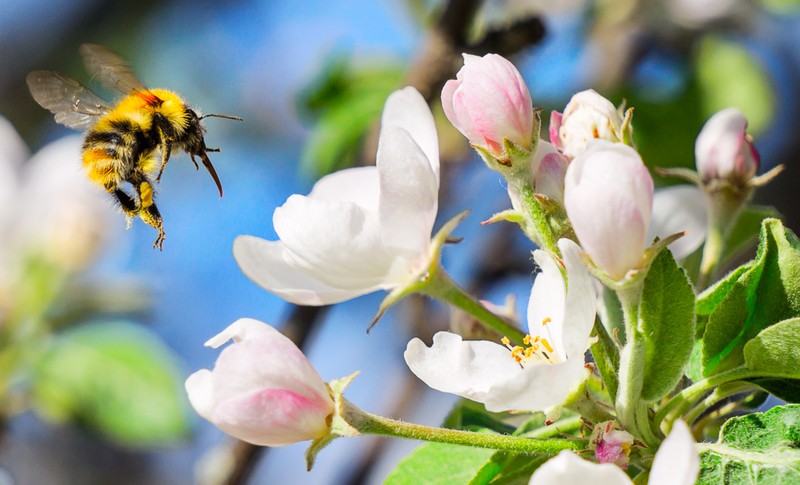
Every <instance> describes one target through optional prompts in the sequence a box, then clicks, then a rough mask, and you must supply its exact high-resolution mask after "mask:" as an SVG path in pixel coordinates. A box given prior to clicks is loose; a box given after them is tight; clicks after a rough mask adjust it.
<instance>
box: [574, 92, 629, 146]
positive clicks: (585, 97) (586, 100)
mask: <svg viewBox="0 0 800 485" xmlns="http://www.w3.org/2000/svg"><path fill="white" fill-rule="evenodd" d="M558 138H559V140H560V142H561V144H562V151H563V152H564V154H565V155H567V156H569V157H577V156H578V155H580V154H582V153H583V152H584V151H585V150H586V148H587V146H588V144H589V143H590V142H591V141H592V140H595V139H599V140H606V141H610V142H619V141H622V117H621V116H620V114H619V111H617V108H616V107H614V105H613V104H611V102H610V101H609V100H607V99H606V98H604V97H603V96H601V95H599V94H598V93H597V92H596V91H594V90H592V89H588V90H586V91H581V92H580V93H578V94H576V95H574V96H573V97H572V99H570V101H569V103H568V104H567V107H566V108H565V109H564V115H563V118H562V120H561V123H560V124H559V127H558Z"/></svg>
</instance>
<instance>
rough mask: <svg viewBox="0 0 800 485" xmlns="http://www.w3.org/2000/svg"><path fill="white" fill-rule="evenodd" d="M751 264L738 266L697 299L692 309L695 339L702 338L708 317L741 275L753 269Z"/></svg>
mask: <svg viewBox="0 0 800 485" xmlns="http://www.w3.org/2000/svg"><path fill="white" fill-rule="evenodd" d="M753 264H754V262H752V261H751V262H750V263H747V264H743V265H742V266H739V267H738V268H736V269H735V270H733V271H731V272H730V273H729V274H728V275H727V276H726V277H725V278H723V279H721V280H720V281H718V282H717V283H715V284H714V285H713V286H711V287H709V288H707V289H706V290H705V291H704V292H703V293H701V294H700V295H699V296H698V297H697V301H696V302H695V307H694V311H695V314H696V315H697V326H696V329H695V337H696V338H702V337H703V334H705V331H706V325H707V324H708V318H709V316H710V315H711V314H712V313H714V310H716V309H717V306H719V304H720V303H722V300H724V299H725V297H726V296H728V294H729V293H730V292H731V290H732V289H733V287H734V286H735V285H736V284H737V282H738V281H739V279H740V278H741V277H742V275H744V274H745V273H747V271H749V270H750V269H751V268H752V267H753Z"/></svg>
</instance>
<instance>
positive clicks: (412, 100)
mask: <svg viewBox="0 0 800 485" xmlns="http://www.w3.org/2000/svg"><path fill="white" fill-rule="evenodd" d="M390 128H402V129H404V130H405V131H407V132H408V133H409V134H411V138H412V139H414V141H415V142H416V143H417V145H418V146H419V147H420V148H421V149H422V152H423V153H424V154H425V158H427V160H428V163H429V164H430V166H431V170H433V173H434V174H435V176H436V184H437V187H438V184H439V139H438V137H437V136H436V125H435V124H434V122H433V114H432V113H431V110H430V108H429V107H428V103H426V102H425V98H423V97H422V95H421V94H420V93H419V91H417V90H416V89H414V88H412V87H406V88H403V89H400V90H398V91H395V92H393V93H392V94H390V95H389V97H388V98H387V99H386V104H385V105H384V107H383V116H382V117H381V138H383V136H384V131H385V130H387V129H390Z"/></svg>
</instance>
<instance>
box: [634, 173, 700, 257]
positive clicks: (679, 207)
mask: <svg viewBox="0 0 800 485" xmlns="http://www.w3.org/2000/svg"><path fill="white" fill-rule="evenodd" d="M707 224H708V215H707V212H706V202H705V197H704V196H703V192H702V191H701V190H700V189H699V188H697V187H696V186H694V185H677V186H674V187H666V188H663V189H660V190H657V191H656V192H655V195H654V197H653V217H652V219H651V222H650V230H649V231H648V233H647V241H648V243H650V242H652V241H653V240H654V239H655V238H656V237H659V238H661V239H663V238H665V237H667V236H671V235H673V234H675V233H678V232H681V231H686V235H684V236H683V237H681V238H679V239H678V240H677V241H675V242H674V243H672V244H670V245H669V249H670V250H671V251H672V254H673V255H674V256H675V259H678V260H681V259H683V258H685V257H686V256H689V255H690V254H692V253H693V252H694V251H695V250H696V249H697V248H699V247H700V245H701V244H703V241H705V239H706V227H707Z"/></svg>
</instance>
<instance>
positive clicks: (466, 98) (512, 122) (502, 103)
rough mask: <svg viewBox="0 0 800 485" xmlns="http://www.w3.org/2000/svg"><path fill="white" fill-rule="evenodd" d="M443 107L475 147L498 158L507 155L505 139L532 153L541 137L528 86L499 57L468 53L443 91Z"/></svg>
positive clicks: (457, 127) (509, 65)
mask: <svg viewBox="0 0 800 485" xmlns="http://www.w3.org/2000/svg"><path fill="white" fill-rule="evenodd" d="M442 107H443V108H444V112H445V114H446V115H447V119H449V120H450V123H452V124H453V126H455V127H456V129H458V131H460V132H461V133H462V134H463V135H464V136H466V137H467V139H469V142H470V143H471V144H472V145H473V146H475V147H481V148H483V149H485V150H487V151H488V152H489V153H491V154H492V155H494V156H495V157H497V158H502V157H504V156H506V155H507V154H506V152H505V147H504V140H508V141H509V142H511V143H513V144H514V145H516V146H517V147H519V148H521V149H524V150H530V149H531V148H532V145H533V140H534V139H535V137H536V136H537V134H536V133H534V112H533V102H532V100H531V94H530V92H529V91H528V87H527V86H526V85H525V81H524V80H523V79H522V75H521V74H520V73H519V71H518V70H517V68H516V67H514V65H513V64H511V63H510V62H509V61H508V60H506V59H505V58H504V57H502V56H499V55H497V54H486V55H485V56H483V57H478V56H474V55H470V54H464V66H463V67H462V68H461V70H459V71H458V74H456V79H451V80H449V81H447V83H446V84H445V85H444V88H443V89H442Z"/></svg>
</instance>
